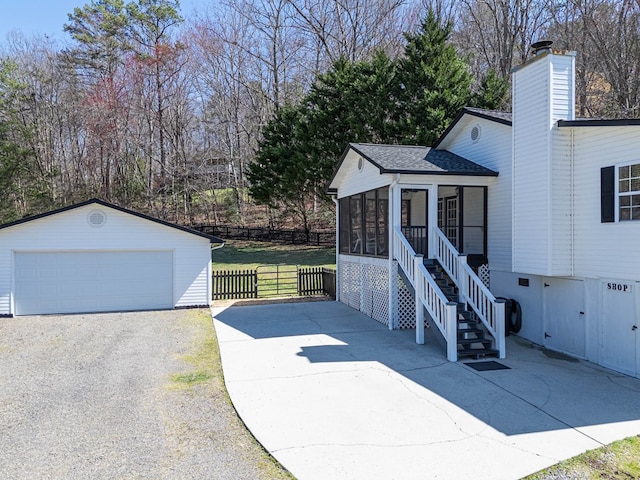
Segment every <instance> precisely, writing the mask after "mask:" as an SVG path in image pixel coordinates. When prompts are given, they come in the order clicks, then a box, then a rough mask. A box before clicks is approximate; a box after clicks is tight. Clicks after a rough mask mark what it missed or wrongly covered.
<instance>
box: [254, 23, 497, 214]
mask: <svg viewBox="0 0 640 480" xmlns="http://www.w3.org/2000/svg"><path fill="white" fill-rule="evenodd" d="M450 33H451V25H450V24H447V25H445V26H442V25H441V22H440V20H439V19H438V18H437V17H436V16H435V15H434V14H433V13H429V15H428V16H427V18H426V20H425V21H424V22H423V23H422V25H421V27H420V30H419V31H418V32H417V33H415V34H410V33H407V34H405V39H406V42H407V43H406V47H405V52H404V56H403V57H402V58H400V59H399V60H396V61H393V60H391V59H389V57H387V55H386V54H384V53H383V52H379V53H377V54H376V55H374V56H373V58H372V59H371V60H370V61H366V62H365V61H363V62H351V61H349V60H346V59H344V58H341V59H339V60H338V61H337V62H336V63H334V65H333V67H332V68H331V69H330V70H329V71H328V72H327V73H326V74H324V75H320V76H318V78H317V80H316V82H315V83H314V85H313V86H312V88H311V90H310V92H309V93H308V94H307V95H306V96H305V98H304V99H303V101H302V103H301V104H300V105H299V106H298V107H289V108H287V109H284V110H283V111H281V112H279V113H278V115H277V116H276V118H274V119H273V120H272V121H271V122H269V123H268V125H267V127H266V128H265V129H264V132H263V133H264V139H263V141H262V142H261V144H260V146H259V150H258V160H257V163H256V164H254V165H252V166H251V167H250V168H249V175H248V178H249V181H250V184H251V186H250V193H251V195H252V197H253V198H254V199H255V200H256V201H257V202H259V203H264V204H267V205H271V206H285V207H286V208H288V209H289V210H290V211H291V212H295V213H296V214H297V215H298V218H300V219H301V221H303V222H304V223H305V226H306V224H307V221H308V218H307V217H306V216H307V215H308V213H307V210H306V205H308V204H305V202H308V201H309V200H310V198H320V197H322V196H323V195H322V192H323V189H324V187H325V186H326V182H327V180H328V179H329V178H330V176H331V174H332V172H333V169H334V168H335V165H336V161H337V160H338V158H339V156H340V154H341V153H342V152H343V151H344V149H345V147H346V146H347V145H348V143H349V142H359V143H392V144H405V145H411V144H412V145H427V146H428V145H431V144H433V143H434V142H435V140H437V139H438V137H439V136H440V135H441V134H442V132H443V131H444V130H445V129H446V127H447V126H448V124H449V123H450V122H451V120H452V119H453V118H454V117H455V115H456V114H457V113H458V112H459V111H460V109H461V108H463V107H464V106H465V105H472V106H477V107H481V108H489V109H492V108H498V107H499V106H500V105H501V103H502V102H503V100H504V98H505V97H506V92H507V84H506V83H505V82H504V81H502V80H500V79H499V78H498V77H497V76H496V75H495V74H490V75H488V76H487V77H486V78H485V79H483V81H482V83H481V85H480V88H479V91H478V92H475V93H473V92H472V83H473V78H472V76H471V74H470V73H469V70H468V67H467V64H466V63H465V62H464V60H463V59H462V58H461V57H460V56H459V55H458V54H457V53H456V49H455V48H454V47H453V45H451V44H450V43H448V39H449V34H450Z"/></svg>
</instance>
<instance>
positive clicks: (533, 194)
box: [513, 61, 551, 274]
mask: <svg viewBox="0 0 640 480" xmlns="http://www.w3.org/2000/svg"><path fill="white" fill-rule="evenodd" d="M547 70H548V65H547V63H546V62H542V61H538V62H535V63H533V64H531V65H529V66H527V68H526V69H522V70H518V71H516V72H515V73H514V76H513V102H514V112H513V149H514V151H513V159H514V160H513V163H514V165H513V188H514V199H513V203H514V205H513V269H514V270H515V271H517V272H522V273H530V274H546V273H547V267H548V264H549V233H550V231H549V230H550V228H549V227H550V225H549V213H550V211H551V205H550V203H551V192H550V178H551V171H550V169H551V166H550V159H549V151H550V146H549V139H550V128H551V124H550V123H551V120H550V112H549V111H550V105H549V100H550V99H549V98H548V94H546V95H545V94H544V92H548V91H549V88H550V87H549V79H550V77H549V75H548V74H547ZM541 92H542V93H541Z"/></svg>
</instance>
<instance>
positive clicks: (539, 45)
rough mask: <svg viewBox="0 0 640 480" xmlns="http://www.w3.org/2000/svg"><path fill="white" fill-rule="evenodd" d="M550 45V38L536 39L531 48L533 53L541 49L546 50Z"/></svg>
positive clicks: (551, 42) (551, 43)
mask: <svg viewBox="0 0 640 480" xmlns="http://www.w3.org/2000/svg"><path fill="white" fill-rule="evenodd" d="M551 45H553V41H552V40H538V41H537V42H533V43H532V44H531V48H532V49H533V53H534V54H537V53H538V52H540V51H541V50H547V49H548V48H549V47H551Z"/></svg>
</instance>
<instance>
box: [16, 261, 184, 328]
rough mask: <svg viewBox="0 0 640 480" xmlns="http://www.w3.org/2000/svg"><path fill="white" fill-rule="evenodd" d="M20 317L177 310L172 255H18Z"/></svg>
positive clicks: (17, 287) (18, 307) (17, 303)
mask: <svg viewBox="0 0 640 480" xmlns="http://www.w3.org/2000/svg"><path fill="white" fill-rule="evenodd" d="M14 259H15V261H14V272H15V294H14V302H15V309H14V310H15V314H16V315H38V314H52V313H83V312H108V311H118V310H150V309H163V308H172V307H173V305H174V302H173V253H172V252H171V251H58V252H16V254H15V257H14Z"/></svg>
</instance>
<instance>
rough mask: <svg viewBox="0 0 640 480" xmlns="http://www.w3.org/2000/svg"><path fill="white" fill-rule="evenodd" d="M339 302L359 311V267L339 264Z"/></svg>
mask: <svg viewBox="0 0 640 480" xmlns="http://www.w3.org/2000/svg"><path fill="white" fill-rule="evenodd" d="M340 300H341V301H342V302H343V303H346V304H347V305H349V306H350V307H352V308H355V309H357V310H360V265H359V264H357V263H352V262H344V261H341V262H340Z"/></svg>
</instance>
